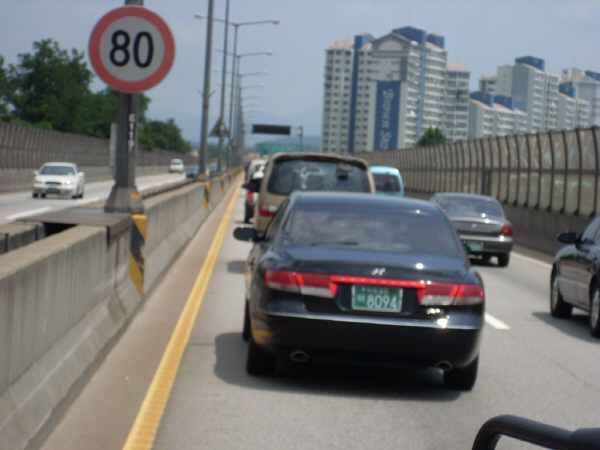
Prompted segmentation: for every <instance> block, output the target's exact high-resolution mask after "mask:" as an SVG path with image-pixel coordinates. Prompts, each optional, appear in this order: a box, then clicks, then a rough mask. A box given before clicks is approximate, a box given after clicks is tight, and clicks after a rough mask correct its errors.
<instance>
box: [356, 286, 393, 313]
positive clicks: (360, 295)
mask: <svg viewBox="0 0 600 450" xmlns="http://www.w3.org/2000/svg"><path fill="white" fill-rule="evenodd" d="M352 309H355V310H358V311H379V312H400V310H401V309H402V289H400V288H388V287H381V286H361V285H354V286H352Z"/></svg>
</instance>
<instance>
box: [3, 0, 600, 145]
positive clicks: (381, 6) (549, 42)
mask: <svg viewBox="0 0 600 450" xmlns="http://www.w3.org/2000/svg"><path fill="white" fill-rule="evenodd" d="M124 3H125V2H124V0H0V55H1V56H3V57H4V59H5V66H7V65H8V64H10V63H17V62H18V57H17V55H18V54H19V53H31V52H32V51H33V47H32V44H33V42H34V41H39V40H42V39H47V38H51V39H53V40H55V41H57V42H58V43H59V46H60V48H62V49H68V50H70V49H71V48H76V49H78V50H80V51H84V52H85V53H86V55H87V47H88V40H89V36H90V33H91V31H92V29H93V27H94V26H95V25H96V23H97V22H98V21H99V20H100V18H101V17H102V16H103V15H104V14H106V13H107V12H108V11H110V10H112V9H115V8H118V7H121V6H123V5H124ZM225 5H226V1H225V0H215V17H216V18H224V16H225ZM144 6H145V7H146V8H148V9H150V10H152V11H154V12H156V13H157V14H158V15H160V16H161V17H162V18H163V19H164V20H165V21H166V22H167V24H168V25H169V27H170V28H171V31H172V32H173V35H174V37H175V46H176V56H175V62H174V64H173V68H172V69H171V71H170V73H169V74H168V75H167V77H166V78H165V79H164V80H163V81H162V82H161V83H160V84H159V85H157V86H156V87H154V88H152V89H150V90H148V91H146V95H148V96H149V97H150V98H151V99H152V102H151V104H150V109H149V111H148V116H149V117H150V118H152V119H160V120H165V119H167V118H171V117H172V118H174V119H175V121H176V123H177V124H178V125H179V127H180V128H181V129H182V130H183V135H184V138H185V139H188V140H192V141H198V140H199V138H200V114H201V106H202V98H201V96H200V94H199V90H201V89H202V87H203V84H204V51H205V42H206V20H203V19H196V18H194V14H196V13H198V14H204V15H206V14H207V12H208V1H207V0H145V1H144ZM270 19H278V20H280V24H279V25H272V24H261V25H246V26H239V27H238V30H239V31H238V54H245V53H256V52H265V51H272V52H273V55H272V56H266V55H260V56H247V57H242V58H241V59H240V61H241V64H240V66H241V73H247V74H251V73H255V72H262V71H268V72H269V73H268V74H267V75H248V76H246V77H243V84H244V85H245V86H255V85H259V84H263V85H264V87H262V88H259V87H249V88H247V89H244V90H243V96H244V97H248V98H247V100H245V102H244V104H245V105H246V110H247V111H253V118H252V119H250V121H251V122H254V123H272V124H278V125H292V126H293V127H298V126H303V127H304V134H305V135H307V136H309V135H320V131H321V130H320V123H321V105H322V102H323V76H324V63H325V49H326V48H327V47H328V46H329V45H331V44H333V43H334V42H335V41H337V40H341V39H353V38H354V36H355V35H357V34H360V33H365V32H367V33H371V34H372V35H373V36H375V37H381V36H384V35H386V34H388V33H389V32H390V31H391V30H392V29H395V28H400V27H404V26H408V25H410V26H413V27H416V28H421V29H423V30H425V31H427V32H429V33H438V34H441V35H443V36H445V38H446V50H447V52H448V60H449V61H453V62H462V63H464V64H466V65H467V67H468V68H469V69H470V71H471V89H472V90H475V89H476V87H477V80H478V79H479V77H480V76H481V75H482V74H489V73H491V74H495V73H496V70H497V68H498V66H501V65H504V64H513V63H514V60H515V58H518V57H521V56H527V55H532V56H536V57H539V58H542V59H544V60H545V61H546V69H547V70H550V71H552V72H555V73H557V74H560V72H561V70H562V69H564V68H567V67H577V68H580V69H586V70H593V71H596V72H600V26H599V25H600V0H560V1H557V0H540V1H538V0H518V1H509V0H498V1H495V0H481V1H475V0H468V1H467V0H461V1H459V0H445V1H443V0H439V1H434V0H419V1H417V0H230V21H231V22H235V23H243V22H251V21H262V20H270ZM233 29H234V27H233V26H230V34H229V43H230V44H231V43H232V39H233ZM223 30H224V25H223V24H221V23H215V26H214V37H213V44H214V45H213V48H216V49H222V48H223V37H224V33H223ZM230 51H231V47H230ZM221 58H222V54H221V53H218V52H214V54H213V64H212V65H213V67H221V65H222V62H221V61H222V59H221ZM90 68H91V65H90ZM229 68H231V63H229ZM228 79H229V77H228ZM220 80H221V74H220V72H212V76H211V85H212V88H211V89H212V90H215V91H216V92H215V94H213V96H212V97H211V110H210V113H211V114H210V115H211V125H210V126H212V125H213V124H214V122H215V121H216V117H218V112H219V106H220V89H221V88H220V86H219V84H218V83H220ZM104 87H105V85H104V83H102V82H101V81H100V80H99V79H98V78H96V81H95V82H94V84H93V85H92V90H93V91H99V90H101V89H103V88H104ZM257 96H260V98H256V97H257ZM227 104H228V102H227ZM227 117H228V116H227Z"/></svg>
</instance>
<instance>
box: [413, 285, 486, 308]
mask: <svg viewBox="0 0 600 450" xmlns="http://www.w3.org/2000/svg"><path fill="white" fill-rule="evenodd" d="M418 296H419V303H421V305H427V306H432V305H433V306H446V305H478V304H481V303H483V299H484V298H485V294H484V291H483V286H481V285H479V284H454V283H434V282H428V283H427V286H426V287H425V289H424V290H423V291H420V292H419V293H418Z"/></svg>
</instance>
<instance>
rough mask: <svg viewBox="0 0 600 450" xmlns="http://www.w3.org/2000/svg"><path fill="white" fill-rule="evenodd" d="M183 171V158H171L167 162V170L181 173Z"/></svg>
mask: <svg viewBox="0 0 600 450" xmlns="http://www.w3.org/2000/svg"><path fill="white" fill-rule="evenodd" d="M184 171H185V166H184V165H183V160H181V159H172V160H171V162H170V164H169V172H180V173H183V172H184Z"/></svg>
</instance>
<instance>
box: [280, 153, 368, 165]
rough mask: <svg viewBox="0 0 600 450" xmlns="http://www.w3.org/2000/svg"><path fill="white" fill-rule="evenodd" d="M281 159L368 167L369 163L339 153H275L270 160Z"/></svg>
mask: <svg viewBox="0 0 600 450" xmlns="http://www.w3.org/2000/svg"><path fill="white" fill-rule="evenodd" d="M280 159H309V160H313V161H315V160H325V161H327V160H329V161H346V162H349V163H351V164H357V163H359V164H362V165H365V166H368V164H367V162H366V161H365V160H364V159H362V158H357V157H356V156H350V155H339V154H337V153H314V152H313V153H310V152H298V153H275V154H273V155H272V156H271V158H270V159H269V162H271V161H277V160H280Z"/></svg>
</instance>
